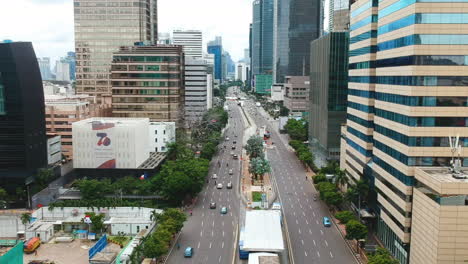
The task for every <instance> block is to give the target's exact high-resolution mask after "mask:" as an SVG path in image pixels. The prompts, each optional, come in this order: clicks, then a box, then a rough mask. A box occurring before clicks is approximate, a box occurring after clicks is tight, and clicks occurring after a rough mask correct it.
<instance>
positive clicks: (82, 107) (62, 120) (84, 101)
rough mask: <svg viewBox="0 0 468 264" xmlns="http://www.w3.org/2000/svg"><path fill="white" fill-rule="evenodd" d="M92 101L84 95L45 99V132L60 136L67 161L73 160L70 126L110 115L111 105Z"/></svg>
mask: <svg viewBox="0 0 468 264" xmlns="http://www.w3.org/2000/svg"><path fill="white" fill-rule="evenodd" d="M94 99H95V98H94V97H93V96H86V95H70V96H58V95H55V96H54V95H48V96H46V98H45V121H46V131H47V133H52V134H57V135H60V140H61V151H62V153H63V155H65V157H67V158H69V159H73V141H72V124H73V123H74V122H77V121H80V120H83V119H87V118H91V117H106V116H110V115H111V114H112V110H111V105H104V104H94V103H92V102H93V101H94Z"/></svg>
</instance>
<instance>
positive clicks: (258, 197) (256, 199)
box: [252, 192, 262, 202]
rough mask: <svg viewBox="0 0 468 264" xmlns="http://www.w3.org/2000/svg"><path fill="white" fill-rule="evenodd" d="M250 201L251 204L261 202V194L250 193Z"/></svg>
mask: <svg viewBox="0 0 468 264" xmlns="http://www.w3.org/2000/svg"><path fill="white" fill-rule="evenodd" d="M252 201H253V202H261V201H262V193H261V192H252Z"/></svg>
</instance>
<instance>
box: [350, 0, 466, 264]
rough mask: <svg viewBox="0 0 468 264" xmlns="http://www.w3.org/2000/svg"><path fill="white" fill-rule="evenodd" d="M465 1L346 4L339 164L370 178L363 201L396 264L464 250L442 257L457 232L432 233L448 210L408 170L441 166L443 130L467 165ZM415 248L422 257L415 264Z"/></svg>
mask: <svg viewBox="0 0 468 264" xmlns="http://www.w3.org/2000/svg"><path fill="white" fill-rule="evenodd" d="M466 7H468V4H467V3H463V2H453V1H450V2H440V3H439V2H438V3H436V2H431V1H406V0H400V1H398V0H383V1H380V2H379V1H367V0H358V1H356V2H355V3H354V4H353V5H352V6H351V26H350V29H351V32H350V48H349V50H350V51H349V56H350V58H349V83H348V109H347V131H346V147H345V152H346V157H345V160H344V164H342V168H344V169H345V170H346V175H348V177H349V178H350V179H351V180H353V181H355V180H359V179H367V181H368V182H370V183H373V184H372V185H371V193H373V194H374V195H375V197H377V198H376V201H369V203H370V205H371V206H372V207H373V209H374V211H375V212H377V220H376V226H377V230H376V233H377V237H378V238H379V239H380V240H381V241H382V243H383V244H384V245H385V247H387V248H388V249H389V250H390V252H391V253H392V255H393V256H395V258H397V259H398V260H399V261H400V263H405V264H406V263H411V264H412V263H461V262H463V261H465V260H466V257H461V256H457V254H464V253H466V250H465V252H464V251H463V250H460V251H457V252H455V254H452V253H451V252H453V251H451V249H449V248H448V247H450V246H446V245H447V244H444V243H446V241H457V239H458V238H457V235H458V234H457V231H453V232H443V233H444V235H443V236H445V235H447V236H446V237H443V238H442V236H441V237H439V238H437V237H438V236H439V234H440V233H439V231H438V230H437V228H436V227H435V225H440V226H441V229H443V228H445V227H444V225H443V223H442V222H441V221H453V220H448V219H443V218H441V217H442V216H441V215H440V214H442V213H443V214H446V215H445V216H446V217H449V218H450V217H452V215H453V213H450V211H451V210H455V209H456V210H457V211H458V207H456V206H453V207H451V208H449V207H444V206H442V205H435V204H434V203H433V202H432V201H429V200H428V199H427V198H426V197H424V196H423V195H422V194H421V192H420V191H419V190H418V186H419V184H420V183H421V182H422V183H424V182H425V183H424V184H426V185H427V184H429V183H428V182H427V179H425V178H427V176H421V177H419V176H418V170H417V169H416V167H418V166H424V167H439V166H448V165H449V164H450V160H451V155H452V153H451V151H450V148H449V147H448V145H449V144H448V136H455V135H459V137H460V141H461V145H462V151H461V163H462V165H463V166H466V165H467V163H468V152H467V151H466V147H465V146H467V143H466V142H468V140H467V139H468V128H467V125H466V120H467V117H468V108H467V104H466V98H467V96H468V90H467V89H466V85H465V84H464V83H465V82H466V80H468V70H467V69H468V68H467V66H468V64H467V63H466V60H465V59H466V50H467V45H468V42H467V41H466V35H465V33H464V32H465V31H464V30H465V25H466V23H465V22H466V20H465V17H466V16H467V15H468V13H467V12H466V10H467V9H466ZM429 174H430V173H429ZM455 186H457V185H456V184H455ZM460 187H461V186H459V187H458V188H460ZM444 192H446V190H439V191H438V193H439V194H443V193H444ZM426 196H427V195H426ZM433 205H434V206H433ZM437 211H439V212H437ZM458 212H460V213H462V212H463V210H461V211H458ZM437 215H439V216H438V217H437ZM445 216H444V217H445ZM437 218H438V219H439V220H437ZM423 219H424V220H423ZM452 224H456V223H452ZM422 230H426V232H427V230H430V234H426V235H423V234H422V232H423V231H422ZM439 230H440V229H439ZM457 230H459V231H460V232H461V231H462V230H464V229H463V227H460V229H457ZM465 237H466V235H465ZM459 243H464V242H463V241H457V242H456V244H457V245H456V246H458V245H463V244H459ZM428 244H431V247H428V248H425V246H426V245H428ZM456 246H455V247H456ZM441 247H446V248H444V249H443V250H438V248H441ZM422 248H424V252H425V253H424V254H426V256H423V257H421V259H420V260H418V257H420V256H421V254H422V252H423V251H422ZM413 250H414V251H413ZM413 254H416V255H415V256H413ZM435 255H438V256H435ZM444 255H445V256H444ZM449 255H450V257H449V258H448V256H449ZM463 259H464V260H463ZM420 261H423V262H420Z"/></svg>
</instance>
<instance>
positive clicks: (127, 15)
mask: <svg viewBox="0 0 468 264" xmlns="http://www.w3.org/2000/svg"><path fill="white" fill-rule="evenodd" d="M156 3H157V0H132V1H114V2H108V1H100V0H74V6H75V10H74V12H75V51H76V92H77V93H86V94H91V95H96V96H100V95H102V94H106V95H110V94H111V85H110V79H109V74H110V65H111V62H112V53H113V52H115V51H118V49H119V47H121V46H132V45H133V44H134V43H135V42H145V41H147V42H152V43H156V40H157V12H156V8H157V7H156Z"/></svg>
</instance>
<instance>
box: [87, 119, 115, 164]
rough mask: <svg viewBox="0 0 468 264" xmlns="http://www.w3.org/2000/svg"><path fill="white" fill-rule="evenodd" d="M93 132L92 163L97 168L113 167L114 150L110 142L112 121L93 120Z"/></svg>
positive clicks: (111, 138) (112, 127)
mask: <svg viewBox="0 0 468 264" xmlns="http://www.w3.org/2000/svg"><path fill="white" fill-rule="evenodd" d="M91 126H92V130H93V134H95V135H96V137H95V142H96V143H95V145H94V155H95V156H94V164H95V168H98V169H115V167H116V159H115V156H116V155H115V150H114V147H113V144H112V140H113V137H112V136H113V130H114V127H115V124H114V123H106V122H102V121H93V122H92V124H91Z"/></svg>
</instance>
